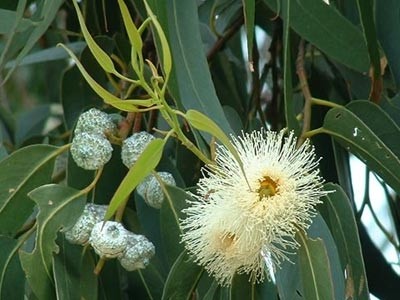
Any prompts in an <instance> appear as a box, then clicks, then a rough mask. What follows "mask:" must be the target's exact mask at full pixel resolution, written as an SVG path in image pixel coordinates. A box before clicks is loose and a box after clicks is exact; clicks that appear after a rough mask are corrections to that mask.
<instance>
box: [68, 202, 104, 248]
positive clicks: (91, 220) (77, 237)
mask: <svg viewBox="0 0 400 300" xmlns="http://www.w3.org/2000/svg"><path fill="white" fill-rule="evenodd" d="M106 210H107V205H98V204H92V203H88V204H86V206H85V208H84V210H83V212H82V215H81V216H80V217H79V218H78V220H77V221H76V223H75V224H74V225H73V226H72V227H71V228H69V229H67V230H66V231H64V234H65V238H66V239H67V241H69V242H70V243H72V244H78V245H83V244H85V243H86V242H87V241H88V240H89V237H90V233H91V232H92V229H93V227H94V225H95V224H96V223H98V222H101V221H102V220H103V219H104V216H105V215H106Z"/></svg>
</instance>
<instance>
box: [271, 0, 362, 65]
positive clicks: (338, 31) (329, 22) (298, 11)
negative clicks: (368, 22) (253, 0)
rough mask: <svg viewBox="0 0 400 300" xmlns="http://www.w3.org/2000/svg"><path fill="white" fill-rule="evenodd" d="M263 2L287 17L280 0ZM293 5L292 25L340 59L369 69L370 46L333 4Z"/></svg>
mask: <svg viewBox="0 0 400 300" xmlns="http://www.w3.org/2000/svg"><path fill="white" fill-rule="evenodd" d="M264 2H265V3H266V4H267V5H268V6H269V7H270V8H271V9H272V10H273V11H275V12H277V14H279V15H281V16H282V17H283V18H284V19H285V18H286V17H285V16H287V14H286V11H285V9H284V8H282V10H281V11H279V9H278V8H279V7H278V3H280V2H279V1H276V0H264ZM290 5H291V8H290V26H291V27H292V28H293V29H294V30H295V31H296V32H297V33H298V34H299V35H300V36H301V37H303V38H304V39H306V40H308V41H309V42H311V43H312V44H314V45H315V46H316V47H318V48H319V49H321V50H322V51H323V52H324V53H326V54H327V55H328V56H330V57H332V58H333V59H335V60H337V61H339V62H340V63H342V64H344V65H346V66H348V67H350V68H352V69H354V70H356V71H358V72H367V71H368V68H369V59H368V50H367V47H366V45H365V40H364V37H363V35H362V33H361V31H360V30H359V29H358V28H357V27H356V26H354V25H353V24H352V23H350V21H348V20H347V19H346V18H345V17H343V16H342V15H341V14H340V13H339V12H338V11H337V10H336V9H335V8H334V6H333V5H327V4H326V3H324V2H323V1H314V0H292V1H290ZM285 21H286V20H285ZM343 49H346V51H343Z"/></svg>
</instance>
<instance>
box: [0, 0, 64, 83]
mask: <svg viewBox="0 0 400 300" xmlns="http://www.w3.org/2000/svg"><path fill="white" fill-rule="evenodd" d="M63 3H64V0H42V1H40V3H38V5H37V10H36V12H35V14H34V16H33V17H32V21H34V22H35V26H32V27H29V29H32V31H31V32H30V33H29V35H28V37H27V38H26V39H24V44H23V48H22V49H21V50H20V51H19V52H18V55H17V57H16V59H15V66H17V65H19V63H20V62H21V60H22V59H23V58H24V57H25V56H26V55H27V54H28V53H29V51H31V49H32V48H33V46H34V45H35V44H36V42H37V41H38V40H39V39H40V38H41V37H42V35H43V34H44V32H45V31H46V30H47V28H48V27H49V25H50V24H51V22H53V20H54V18H55V16H56V14H57V12H58V9H59V8H60V6H61V5H62V4H63ZM23 10H24V8H23ZM1 64H2V62H1V61H0V65H1ZM15 66H14V67H13V68H11V69H10V70H9V71H8V73H7V75H6V76H5V79H4V81H6V80H7V79H8V78H9V76H10V75H11V73H12V72H13V71H14V69H15Z"/></svg>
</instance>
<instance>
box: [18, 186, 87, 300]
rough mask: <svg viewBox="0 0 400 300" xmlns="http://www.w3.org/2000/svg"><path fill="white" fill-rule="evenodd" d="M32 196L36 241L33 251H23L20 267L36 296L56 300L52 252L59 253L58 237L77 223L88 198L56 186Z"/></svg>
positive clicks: (39, 190)
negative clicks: (35, 208)
mask: <svg viewBox="0 0 400 300" xmlns="http://www.w3.org/2000/svg"><path fill="white" fill-rule="evenodd" d="M29 196H30V197H31V198H32V199H33V201H35V202H36V204H37V205H38V207H39V213H38V215H37V230H36V240H35V248H34V249H33V251H32V252H30V253H28V252H25V251H21V252H20V259H21V264H22V268H23V269H24V272H25V274H26V278H27V280H28V282H29V286H30V287H31V288H32V290H33V292H34V294H35V295H36V297H38V298H39V299H54V286H53V284H54V283H53V272H52V263H53V253H58V251H59V248H58V246H57V244H56V243H55V239H56V235H57V232H58V231H59V230H60V229H61V228H63V227H64V228H66V227H68V226H72V225H73V224H74V223H75V222H76V220H77V219H78V217H79V216H80V215H81V213H82V211H83V207H84V205H85V199H86V196H85V195H82V193H81V191H79V190H75V189H72V188H70V187H66V186H61V185H56V184H48V185H44V186H41V187H38V188H36V189H35V190H33V191H32V192H30V193H29Z"/></svg>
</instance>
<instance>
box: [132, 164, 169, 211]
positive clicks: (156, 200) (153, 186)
mask: <svg viewBox="0 0 400 300" xmlns="http://www.w3.org/2000/svg"><path fill="white" fill-rule="evenodd" d="M157 175H158V177H159V178H160V179H161V181H162V182H163V183H164V184H168V185H173V186H175V185H176V183H175V179H174V177H173V176H172V174H171V173H168V172H158V173H157ZM136 191H137V193H138V194H139V195H140V196H142V197H143V199H144V201H145V202H146V203H147V204H148V205H149V206H151V207H154V208H157V209H159V208H161V205H162V203H163V201H164V192H163V189H162V187H161V184H160V182H159V181H158V180H157V178H156V177H155V176H154V175H153V174H151V175H149V176H147V177H146V178H145V179H144V180H143V181H142V182H141V183H140V184H139V185H138V186H137V189H136Z"/></svg>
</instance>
